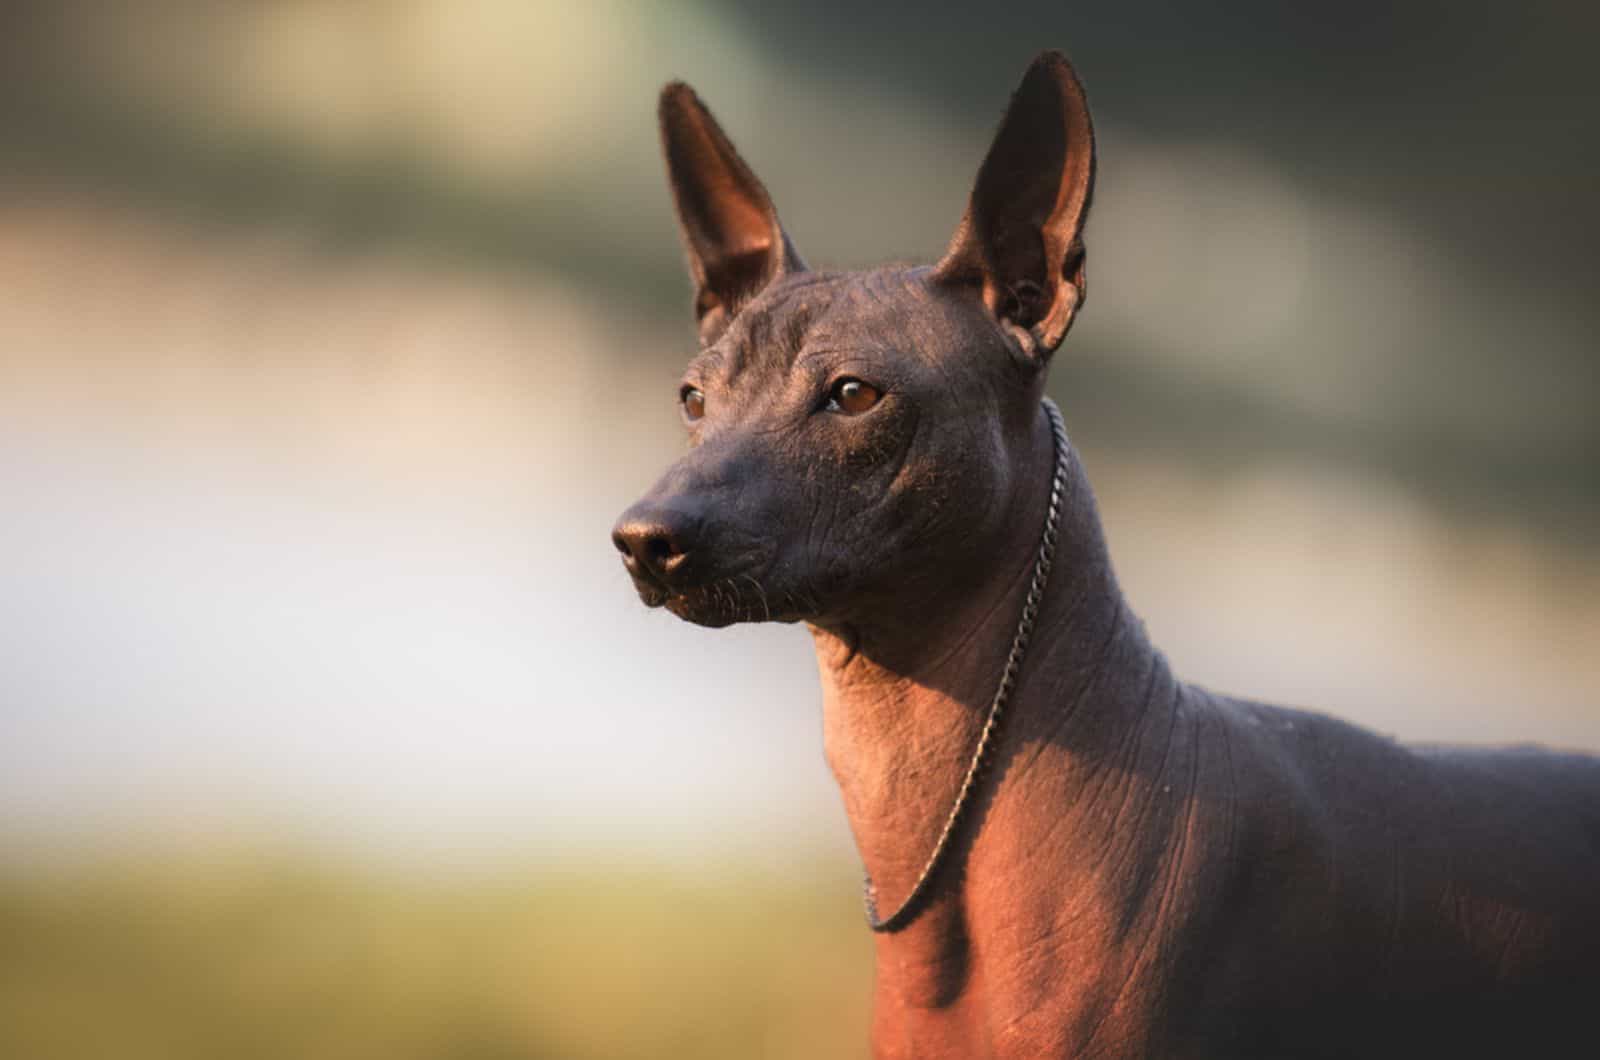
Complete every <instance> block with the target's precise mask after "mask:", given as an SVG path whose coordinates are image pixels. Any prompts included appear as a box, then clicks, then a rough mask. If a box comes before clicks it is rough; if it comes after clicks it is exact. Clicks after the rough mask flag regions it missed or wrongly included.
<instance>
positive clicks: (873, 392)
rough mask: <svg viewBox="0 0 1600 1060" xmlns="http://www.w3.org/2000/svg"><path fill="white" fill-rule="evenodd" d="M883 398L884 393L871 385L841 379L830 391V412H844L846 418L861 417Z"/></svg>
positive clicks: (857, 380) (856, 380)
mask: <svg viewBox="0 0 1600 1060" xmlns="http://www.w3.org/2000/svg"><path fill="white" fill-rule="evenodd" d="M882 397H883V392H882V391H881V390H879V389H878V388H877V387H875V386H873V385H872V384H871V383H863V382H862V381H861V380H859V379H851V378H845V379H840V380H838V381H837V382H835V383H834V384H833V386H832V387H830V388H829V389H828V405H827V408H828V411H829V412H842V413H844V414H845V415H846V416H859V415H861V414H862V413H863V412H866V411H867V410H868V409H870V408H872V406H874V405H876V404H877V403H878V401H879V399H881V398H882Z"/></svg>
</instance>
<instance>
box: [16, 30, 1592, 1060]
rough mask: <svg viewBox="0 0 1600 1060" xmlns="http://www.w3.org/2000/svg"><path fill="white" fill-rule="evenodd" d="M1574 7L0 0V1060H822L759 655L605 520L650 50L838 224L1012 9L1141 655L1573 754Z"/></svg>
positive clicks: (825, 936)
mask: <svg viewBox="0 0 1600 1060" xmlns="http://www.w3.org/2000/svg"><path fill="white" fill-rule="evenodd" d="M1596 11H1597V9H1596V8H1595V7H1593V5H1585V4H1579V3H1575V2H1574V3H1559V2H1555V0H1532V2H1529V3H1525V4H1521V5H1518V6H1517V8H1516V9H1515V10H1508V9H1504V8H1503V7H1501V6H1499V5H1495V6H1492V7H1491V5H1489V4H1488V3H1486V2H1481V0H1472V2H1462V0H1455V2H1451V3H1441V2H1421V0H1416V2H1408V3H1372V2H1365V0H1355V2H1346V3H1341V4H1338V5H1284V4H1279V3H1276V2H1271V0H1246V2H1236V3H1232V4H1228V5H1221V6H1215V7H1214V6H1212V5H1197V4H1191V3H1179V2H1177V0H1122V2H1118V3H1114V4H1112V3H1059V2H1058V3H1048V4H1047V3H1019V4H1011V5H1004V6H1003V8H1001V7H996V6H994V5H987V6H985V5H971V4H963V5H939V4H930V3H925V2H923V3H913V2H910V0H892V2H884V3H877V4H861V3H848V4H847V3H840V2H835V0H821V2H812V3H807V4H783V5H780V4H771V5H768V4H759V5H758V4H735V3H731V2H716V0H704V2H699V3H681V4H642V3H641V4H637V5H626V4H620V3H606V2H596V3H584V4H575V5H556V4H549V3H538V2H534V3H529V2H526V0H226V2H225V0H204V2H202V0H160V2H155V0H146V2H139V3H126V4H117V5H108V4H97V3H92V2H90V0H11V2H9V3H7V4H6V5H4V7H3V9H0V1055H4V1056H7V1057H18V1058H22V1057H27V1058H29V1060H49V1058H55V1057H63V1058H66V1057H72V1058H77V1057H117V1058H119V1060H137V1058H143V1057H162V1058H184V1057H216V1056H236V1057H263V1058H266V1057H273V1058H275V1057H294V1058H299V1060H321V1058H334V1057H338V1058H359V1057H372V1058H380V1057H381V1058H386V1060H393V1058H405V1057H417V1058H434V1057H445V1058H457V1057H459V1058H485V1060H500V1058H546V1057H550V1058H563V1060H565V1058H574V1060H583V1058H590V1057H593V1058H608V1060H609V1058H627V1057H721V1056H727V1057H753V1056H762V1057H816V1056H850V1055H860V1054H861V1051H862V1049H861V1043H862V1042H863V1040H864V1033H865V1025H866V1020H867V1010H866V990H867V982H868V977H869V975H870V960H871V957H870V947H869V945H868V941H867V938H866V932H865V930H864V928H862V927H861V925H860V921H859V912H858V909H857V906H856V904H855V903H856V880H857V876H856V869H855V865H854V861H853V857H852V851H851V848H850V844H849V839H848V833H847V830H846V825H845V822H844V820H843V816H842V814H841V812H840V810H839V807H838V805H837V800H836V796H835V793H834V789H833V787H832V783H831V780H830V778H829V776H828V773H827V770H826V767H825V765H824V763H823V760H822V755H821V739H820V726H819V718H818V709H817V693H816V687H815V676H814V671H813V662H812V659H811V655H810V646H809V639H808V638H807V637H806V636H805V634H804V633H803V632H802V631H800V630H797V629H793V628H788V627H777V628H750V629H738V630H731V631H726V632H722V633H718V634H712V633H708V632H705V631H703V630H698V629H693V628H690V627H686V626H682V625H680V624H678V623H677V622H676V621H675V620H673V619H672V618H670V617H669V616H666V615H663V614H659V613H647V612H645V610H644V609H643V608H642V607H640V606H639V605H638V604H637V602H636V600H635V598H634V596H633V593H632V591H631V589H630V587H629V585H628V583H627V580H626V578H625V577H624V575H623V573H622V571H621V570H620V569H619V567H618V565H617V563H616V560H615V557H614V555H613V552H612V548H611V545H610V543H609V541H608V540H607V531H608V528H609V525H610V522H611V520H612V518H613V517H614V515H615V514H616V513H617V512H618V511H620V509H621V508H622V507H623V506H624V505H625V504H626V503H627V502H628V501H629V500H631V499H632V498H633V497H634V496H635V495H636V494H637V493H638V492H639V491H641V490H642V489H643V488H644V487H645V486H646V485H647V484H648V483H649V481H650V480H651V479H652V478H653V477H654V475H655V474H656V472H657V471H658V470H659V469H660V468H661V467H662V466H663V465H664V464H665V463H666V461H667V460H668V459H669V458H670V456H671V455H672V454H673V453H674V452H675V451H676V450H677V447H678V446H679V444H680V439H679V430H680V429H679V425H678V422H677V412H676V409H675V405H674V395H675V389H676V382H677V376H678V372H679V370H680V368H681V366H682V364H683V362H684V361H685V360H686V358H687V356H688V355H689V353H690V352H691V349H692V341H693V340H692V329H691V327H690V323H689V314H688V308H687V304H688V291H687V283H686V280H685V278H684V276H683V274H682V269H681V263H680V258H679V251H678V243H677V234H676V230H675V228H674V225H673V221H672V218H671V211H670V206H669V202H668V197H667V194H666V191H665V188H664V185H663V182H662V177H661V172H660V164H659V161H658V158H657V153H656V152H657V147H656V134H655V130H654V124H653V122H654V97H655V92H656V90H657V89H658V87H659V85H660V84H661V83H662V82H663V81H665V80H667V79H669V78H672V77H684V78H687V79H689V80H691V81H692V82H693V83H694V84H695V85H696V86H697V87H698V88H699V89H700V90H701V92H702V94H703V95H704V96H705V97H706V98H707V99H708V101H709V102H710V103H711V105H712V106H713V108H714V109H715V110H716V111H717V113H718V115H719V117H720V118H721V119H722V120H723V122H724V123H725V125H726V126H727V127H728V129H729V131H730V132H731V134H732V135H733V137H734V139H735V141H736V142H737V143H738V144H739V145H740V146H741V148H742V150H743V151H744V153H745V154H746V156H747V157H748V158H749V159H750V160H751V162H752V163H753V165H754V166H755V168H756V170H757V171H758V172H759V173H761V174H762V175H763V177H764V179H765V180H766V182H767V184H768V186H769V187H770V189H771V190H772V192H773V195H774V197H775V199H776V200H777V202H778V205H779V209H780V211H781V212H782V214H783V216H784V218H785V221H786V223H787V225H788V227H789V229H790V231H791V233H792V234H793V235H794V237H795V239H796V240H797V242H798V243H799V245H800V247H801V248H802V250H803V252H804V253H805V254H806V255H807V257H808V258H810V259H811V260H813V261H814V262H820V263H825V264H832V265H841V266H850V265H861V264H867V263H871V262H876V261H880V260H884V259H887V258H903V259H931V258H932V257H934V256H935V255H937V254H938V252H939V251H940V249H941V248H942V247H943V245H944V243H945V241H946V239H947V238H948V236H949V234H950V232H951V230H952V228H953V226H954V223H955V221H956V219H957V218H958V216H959V215H960V212H961V209H962V207H963V204H964V202H965V196H966V192H967V189H968V182H969V181H970V179H971V177H972V176H973V174H974V173H975V171H976V167H977V164H978V162H979V160H980V159H981V157H982V154H983V151H984V149H985V147H986V146H987V143H988V138H989V135H990V133H991V131H992V128H993V126H994V123H995V122H996V121H997V120H998V117H999V114H1000V112H1001V110H1002V108H1003V104H1004V102H1005V99H1006V97H1007V94H1008V93H1009V91H1010V88H1011V86H1012V85H1013V84H1014V82H1015V79H1016V78H1017V77H1018V76H1019V75H1020V72H1021V70H1022V69H1023V66H1024V65H1025V63H1026V62H1027V60H1028V59H1029V58H1030V57H1031V56H1032V54H1033V53H1034V52H1035V51H1037V50H1038V49H1039V48H1041V47H1045V46H1056V47H1062V48H1065V49H1066V50H1067V51H1068V52H1069V53H1070V54H1071V55H1072V56H1073V57H1074V60H1075V62H1076V64H1077V65H1078V67H1079V70H1080V72H1081V74H1082V75H1083V77H1084V78H1085V80H1086V82H1087V84H1088V87H1089V91H1090V95H1091V99H1092V101H1093V104H1094V107H1095V114H1096V119H1097V125H1098V128H1099V132H1100V146H1101V165H1100V183H1099V194H1098V198H1097V203H1096V209H1095V214H1094V216H1093V218H1092V219H1091V227H1090V231H1089V239H1088V245H1089V248H1090V255H1089V262H1090V265H1089V268H1090V271H1091V273H1092V288H1093V290H1092V298H1091V299H1090V301H1089V304H1088V308H1087V310H1086V314H1085V316H1084V317H1083V319H1082V320H1081V322H1080V323H1079V324H1078V326H1077V328H1076V329H1075V331H1074V334H1073V335H1072V337H1071V339H1070V340H1069V342H1068V344H1067V346H1066V348H1065V349H1064V351H1063V352H1062V353H1061V354H1060V355H1059V357H1058V360H1057V362H1056V366H1055V368H1054V372H1053V379H1052V382H1051V391H1052V393H1053V394H1055V395H1056V397H1057V398H1058V399H1059V400H1060V402H1061V404H1062V406H1063V408H1064V409H1065V411H1066V414H1067V419H1068V423H1069V426H1070V428H1071V431H1072V433H1073V436H1074V439H1075V441H1076V443H1077V445H1078V446H1079V447H1080V449H1081V450H1082V451H1083V453H1084V455H1085V459H1086V461H1087V463H1088V466H1089V469H1090V472H1091V475H1092V477H1093V479H1094V482H1095V484H1096V487H1097V489H1098V491H1099V494H1100V497H1101V502H1102V505H1103V509H1104V515H1105V518H1106V521H1107V523H1108V524H1109V531H1110V535H1111V540H1112V545H1113V554H1114V557H1115V559H1116V561H1117V563H1118V565H1119V569H1120V571H1121V573H1122V576H1123V579H1124V582H1125V585H1126V588H1127V589H1128V591H1129V593H1130V595H1131V597H1132V598H1133V600H1134V603H1135V606H1136V608H1137V609H1138V610H1139V611H1140V612H1141V613H1142V614H1143V615H1144V617H1145V618H1146V619H1147V621H1148V623H1149V625H1150V627H1151V629H1152V631H1153V633H1154V635H1155V636H1156V638H1157V640H1158V642H1160V643H1162V644H1163V645H1164V646H1165V647H1166V648H1167V649H1168V651H1169V653H1170V655H1171V657H1172V658H1173V660H1174V662H1175V664H1176V666H1177V667H1178V669H1179V671H1180V672H1181V673H1183V674H1185V675H1187V676H1188V677H1190V678H1192V679H1195V680H1198V681H1201V682H1202V683H1205V684H1208V685H1211V686H1213V687H1217V688H1220V689H1223V690H1228V691H1235V692H1240V693H1249V694H1251V695H1255V696H1258V697H1262V698H1268V699H1276V700H1281V701H1285V702H1291V703H1296V704H1303V705H1310V706H1315V707H1320V708H1323V709H1326V710H1329V711H1333V712H1336V713H1338V714H1340V715H1343V716H1345V717H1348V718H1352V719H1355V720H1357V721H1360V722H1362V723H1365V724H1368V725H1371V726H1374V727H1376V728H1378V729H1380V730H1382V731H1385V732H1389V733H1395V734H1398V735H1400V736H1402V737H1407V738H1418V739H1451V740H1465V741H1494V740H1538V741H1542V742H1546V743H1551V744H1557V745H1562V746H1567V747H1578V748H1600V544H1597V537H1596V531H1597V528H1600V459H1597V458H1600V415H1597V404H1600V367H1597V365H1600V360H1597V358H1596V355H1595V354H1596V350H1595V342H1594V337H1595V334H1596V325H1597V323H1600V308H1597V303H1596V299H1595V297H1594V286H1595V269H1594V257H1593V256H1594V248H1595V246H1596V244H1597V239H1596V237H1597V235H1600V231H1597V227H1600V226H1597V224H1596V220H1597V214H1600V208H1597V206H1596V201H1595V196H1594V174H1595V172H1596V169H1597V164H1600V139H1597V134H1596V125H1595V121H1594V115H1595V113H1596V104H1597V103H1600V100H1597V99H1596V95H1597V89H1596V82H1595V80H1594V78H1593V76H1592V56H1591V55H1590V54H1589V53H1590V51H1591V50H1592V49H1591V43H1592V41H1593V40H1594V39H1595V37H1596V31H1597V30H1600V15H1597V14H1596Z"/></svg>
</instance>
